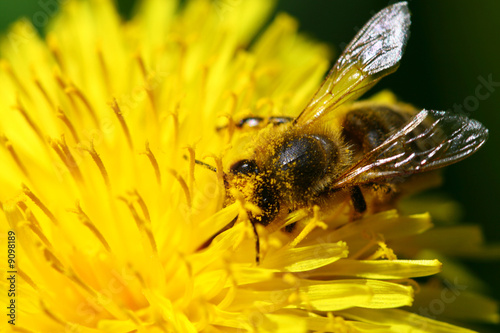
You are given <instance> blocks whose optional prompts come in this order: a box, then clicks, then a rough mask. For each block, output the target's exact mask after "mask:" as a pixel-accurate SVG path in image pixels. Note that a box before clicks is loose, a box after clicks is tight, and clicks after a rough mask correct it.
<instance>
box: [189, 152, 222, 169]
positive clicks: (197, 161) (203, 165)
mask: <svg viewBox="0 0 500 333" xmlns="http://www.w3.org/2000/svg"><path fill="white" fill-rule="evenodd" d="M183 157H184V159H185V160H187V159H188V157H187V156H186V155H184V156H183ZM194 163H195V164H198V165H201V166H202V167H204V168H207V169H208V170H210V171H213V172H217V168H216V167H214V166H211V165H210V164H208V163H205V162H202V161H199V160H197V159H195V160H194Z"/></svg>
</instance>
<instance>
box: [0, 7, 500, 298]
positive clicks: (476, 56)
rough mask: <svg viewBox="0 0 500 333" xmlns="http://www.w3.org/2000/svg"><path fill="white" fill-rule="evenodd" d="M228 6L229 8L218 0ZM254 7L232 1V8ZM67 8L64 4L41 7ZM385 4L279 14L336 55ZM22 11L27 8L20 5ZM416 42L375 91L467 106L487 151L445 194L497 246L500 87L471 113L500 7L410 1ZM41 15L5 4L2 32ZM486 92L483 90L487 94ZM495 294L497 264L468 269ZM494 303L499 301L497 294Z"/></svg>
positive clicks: (456, 175)
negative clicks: (481, 127)
mask: <svg viewBox="0 0 500 333" xmlns="http://www.w3.org/2000/svg"><path fill="white" fill-rule="evenodd" d="M214 1H216V2H217V1H220V2H224V1H228V0H214ZM238 1H251V0H232V1H230V2H232V3H237V2H238ZM42 2H44V3H58V2H60V3H62V2H64V1H62V0H60V1H57V0H42ZM393 2H394V1H388V0H350V1H345V0H343V1H340V0H328V1H327V0H313V1H304V0H302V1H301V0H282V1H279V2H278V8H277V11H285V12H288V13H289V14H291V15H292V16H294V17H296V18H297V19H298V20H299V22H300V30H301V31H302V32H304V33H307V34H309V35H310V36H311V37H312V38H315V39H317V40H320V41H325V42H328V43H330V45H331V46H332V48H333V49H334V50H335V54H336V55H338V54H339V53H340V51H341V49H342V47H344V46H345V44H346V43H348V42H349V41H350V40H351V38H352V37H353V36H354V35H355V33H356V31H357V29H359V28H360V27H362V26H363V24H364V23H365V22H366V21H367V20H368V19H369V18H370V17H371V16H372V15H373V14H375V12H377V11H378V10H380V9H382V8H383V7H385V6H387V5H389V4H391V3H393ZM133 3H134V1H133V0H119V1H118V5H119V8H120V11H121V12H122V14H123V15H124V16H125V17H128V16H129V15H130V9H131V8H132V6H133ZM21 4H22V5H21ZM409 6H410V9H411V11H412V27H411V38H410V41H409V44H408V46H407V49H406V53H405V56H404V58H403V61H402V64H401V66H400V68H399V70H398V71H397V72H396V73H395V74H393V75H391V76H389V77H387V78H385V79H384V80H382V81H381V82H380V83H379V84H378V86H377V87H376V89H374V91H378V90H380V89H383V88H389V89H391V90H392V91H393V92H394V93H396V95H397V96H398V97H399V98H401V99H402V100H404V101H407V102H410V103H412V104H414V105H416V106H418V107H422V108H424V107H425V108H432V109H439V110H448V109H453V107H454V105H455V104H457V105H462V106H465V105H467V103H471V104H469V110H467V109H466V108H464V111H465V112H468V113H469V114H470V117H472V118H475V119H477V120H479V121H481V122H482V123H483V124H485V125H486V127H488V128H489V129H490V138H489V140H488V142H487V143H486V145H485V146H484V147H483V148H482V149H480V150H479V152H477V153H476V154H475V155H474V156H472V157H470V158H468V159H466V160H465V161H462V162H460V163H458V164H455V165H453V166H450V167H448V168H447V169H446V171H445V185H444V187H443V188H442V189H441V191H444V192H445V193H447V195H449V196H450V197H452V198H453V199H455V200H457V201H459V202H460V203H461V204H462V205H463V207H464V212H465V214H464V218H463V220H464V222H477V223H480V224H481V225H482V226H483V228H484V233H485V238H486V240H487V241H489V242H500V224H499V220H500V219H499V217H498V216H499V211H500V202H499V200H498V199H499V198H500V195H499V194H498V191H499V190H500V158H499V156H498V153H499V148H498V147H499V143H500V135H499V133H500V86H499V87H494V89H495V91H493V92H491V94H490V96H489V97H488V98H486V99H484V100H480V101H479V103H478V104H477V105H473V104H472V102H473V101H474V100H476V101H478V99H476V98H475V97H474V96H475V94H476V87H477V86H478V85H479V84H480V81H479V80H478V77H480V76H481V77H483V78H484V79H487V78H488V76H490V75H491V77H492V80H493V81H495V82H499V85H500V63H499V61H500V56H499V54H500V1H495V0H476V1H460V2H458V1H453V0H441V1H431V0H418V1H417V0H413V1H409ZM40 10H41V6H40V4H39V2H38V1H29V2H28V1H19V2H14V1H8V2H7V1H2V2H1V4H0V31H5V29H6V28H7V27H8V25H9V24H10V23H12V22H13V21H15V20H16V19H17V18H19V17H21V16H23V15H24V16H26V17H28V19H30V20H33V18H34V16H33V15H34V14H35V13H37V12H39V11H40ZM484 92H485V90H484V89H483V90H481V93H484ZM466 264H467V265H469V266H470V267H471V268H472V269H473V271H475V272H476V273H477V274H478V275H479V276H480V277H481V278H482V279H483V280H484V281H485V282H487V283H488V284H489V285H490V286H495V285H496V283H497V281H498V280H497V274H498V273H499V272H500V263H499V262H498V261H497V262H482V263H478V262H474V261H469V262H466ZM492 295H493V296H494V297H495V298H496V299H500V288H498V287H496V288H495V287H493V290H492Z"/></svg>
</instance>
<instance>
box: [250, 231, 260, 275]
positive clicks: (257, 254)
mask: <svg viewBox="0 0 500 333" xmlns="http://www.w3.org/2000/svg"><path fill="white" fill-rule="evenodd" d="M252 228H253V233H254V234H255V262H256V263H257V266H259V264H260V239H259V234H258V233H257V227H256V226H255V222H252Z"/></svg>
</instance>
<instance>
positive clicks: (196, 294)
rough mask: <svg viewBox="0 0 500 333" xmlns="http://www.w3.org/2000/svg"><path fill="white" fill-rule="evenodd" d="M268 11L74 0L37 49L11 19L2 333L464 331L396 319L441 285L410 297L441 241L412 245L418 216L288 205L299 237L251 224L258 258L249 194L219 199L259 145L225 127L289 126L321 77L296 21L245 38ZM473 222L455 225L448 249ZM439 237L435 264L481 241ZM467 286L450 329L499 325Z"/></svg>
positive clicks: (314, 49) (1, 70)
mask: <svg viewBox="0 0 500 333" xmlns="http://www.w3.org/2000/svg"><path fill="white" fill-rule="evenodd" d="M270 9H271V2H269V1H267V0H253V1H237V2H231V1H215V2H209V1H208V0H192V1H188V3H187V4H186V5H185V6H183V7H182V8H179V4H178V3H177V2H176V1H162V0H143V1H142V2H141V5H140V7H139V8H138V11H137V13H136V15H135V16H134V17H133V19H132V20H130V21H127V22H123V21H122V20H121V18H120V17H119V15H118V14H117V12H116V9H115V8H114V5H113V2H112V1H110V0H89V1H77V0H69V1H65V3H64V6H63V7H62V9H61V13H60V14H58V15H57V16H56V17H55V18H54V19H53V20H52V22H51V24H50V26H49V29H48V30H47V35H46V38H45V40H42V39H41V38H39V37H37V36H36V33H35V31H34V28H33V27H32V26H31V25H30V23H29V22H28V21H23V20H21V21H19V22H18V23H16V24H15V25H14V26H13V27H12V29H11V30H10V31H9V32H8V33H7V34H6V36H5V37H4V38H3V40H2V45H1V48H0V57H1V60H0V66H1V67H0V86H1V89H0V143H1V144H0V165H1V167H2V172H1V174H0V188H1V190H0V203H1V205H0V208H1V210H2V211H3V213H2V214H0V235H1V239H2V253H6V255H5V257H2V258H3V259H2V264H1V265H0V272H1V273H2V279H1V282H0V287H1V290H2V292H1V296H0V299H1V300H2V304H7V305H8V307H10V308H8V309H7V311H6V310H5V309H6V308H5V307H4V312H7V319H6V316H5V315H4V317H3V319H2V323H1V325H5V326H4V327H5V328H6V330H8V331H12V332H82V333H87V332H88V333H90V332H197V331H200V332H247V331H248V332H253V331H258V332H307V331H318V332H410V331H411V332H427V331H429V332H458V331H459V330H461V329H460V328H458V327H456V326H452V325H449V324H446V323H443V322H439V321H436V320H434V319H432V318H431V317H432V316H431V315H432V313H431V314H430V315H427V314H426V313H420V314H418V313H419V312H418V308H417V309H416V312H417V313H412V312H411V311H409V309H400V308H401V307H406V306H410V305H412V303H413V302H414V296H415V292H416V291H417V292H420V293H421V294H422V295H423V296H424V298H423V299H424V301H423V303H420V304H424V305H425V304H429V305H428V306H432V305H431V303H429V302H432V300H433V299H436V295H439V293H441V291H442V290H445V289H443V285H442V284H439V281H437V280H435V281H434V284H427V285H423V286H422V287H419V286H418V284H417V283H416V282H415V281H414V280H411V279H412V278H416V277H422V276H429V275H433V274H436V273H438V272H439V271H440V269H441V263H440V262H439V261H438V260H424V259H419V258H423V255H422V252H421V249H422V248H427V247H429V245H430V244H431V245H432V244H433V243H432V242H430V241H432V240H435V238H438V237H439V233H434V234H433V233H432V232H430V233H428V234H429V235H430V236H429V237H427V238H425V237H420V236H419V235H420V234H422V233H423V232H424V231H426V230H428V229H429V228H431V222H430V217H429V215H428V214H419V215H408V216H403V215H400V214H399V213H398V212H397V211H396V210H382V211H380V212H377V213H373V214H367V215H365V216H364V217H363V218H360V219H357V220H355V221H354V222H349V223H347V222H348V221H349V220H352V216H349V214H348V213H346V212H347V211H348V209H347V208H348V207H346V206H345V205H344V206H339V207H340V208H339V209H338V210H336V211H334V212H330V214H329V215H328V216H327V217H328V218H325V216H323V215H321V212H320V211H319V210H318V209H317V208H314V209H312V210H311V211H309V212H305V211H304V210H297V211H295V212H292V213H291V214H289V215H288V216H287V217H286V221H285V222H284V223H285V224H288V225H290V224H291V223H293V222H296V221H300V220H304V217H305V216H306V215H307V214H308V213H309V215H308V216H309V218H307V219H305V220H306V221H307V223H304V224H303V225H302V226H301V228H296V230H295V231H294V232H291V233H287V232H282V231H280V230H274V229H277V228H274V229H273V228H272V227H269V228H264V227H262V226H260V225H257V228H256V229H257V230H256V231H257V232H258V234H259V240H260V251H261V255H262V258H263V259H262V261H261V263H260V265H257V264H256V261H255V256H256V253H255V235H254V232H253V230H252V224H251V223H250V221H249V214H255V215H258V214H259V207H255V205H252V204H251V203H250V202H248V200H246V198H247V195H245V193H244V190H243V193H242V192H241V191H232V192H231V193H228V194H227V195H226V184H225V176H224V173H223V171H224V170H227V164H228V163H230V162H231V161H233V160H234V159H235V158H236V157H237V156H238V155H239V153H242V152H243V151H244V149H243V148H241V147H244V146H245V144H247V143H248V142H249V141H251V140H252V135H253V134H250V135H249V134H248V132H240V131H235V130H234V119H237V118H241V117H244V116H248V115H276V116H279V115H283V114H289V115H290V114H293V115H296V114H297V110H302V109H303V108H304V106H305V105H306V103H307V102H308V100H309V99H310V97H311V96H312V95H313V94H314V91H315V90H316V89H317V88H318V86H319V84H320V82H321V79H322V77H323V75H324V73H325V71H326V70H327V68H328V66H329V61H328V59H329V52H328V50H327V48H326V47H325V46H323V45H321V44H319V43H317V42H314V41H311V40H309V39H307V38H305V37H304V36H301V35H300V34H297V23H296V22H295V21H294V20H293V19H292V18H290V17H289V16H286V15H279V16H277V17H276V19H275V20H274V21H273V22H272V24H271V25H270V26H269V27H268V28H267V29H266V30H265V31H264V32H263V33H262V34H261V35H259V37H257V38H256V37H255V36H256V34H257V31H258V29H259V28H260V27H261V26H262V24H263V23H264V20H265V18H266V15H267V14H268V13H269V11H270ZM254 38H256V39H255V40H253V39H254ZM249 45H251V46H249ZM377 98H378V99H380V100H384V101H385V102H395V101H394V98H393V97H392V96H390V94H382V95H379V96H378V97H377ZM216 128H219V131H216ZM199 161H204V163H206V164H207V165H205V167H203V166H197V165H196V163H200V162H199ZM211 165H213V166H214V167H215V168H214V167H210V166H211ZM214 170H215V172H213V171H214ZM242 188H245V186H242ZM249 191H250V192H251V189H250V190H249ZM247 194H248V193H247ZM229 197H230V198H231V200H228V198H229ZM375 199H376V198H375ZM389 208H390V207H389ZM237 216H238V220H237V221H236V223H234V226H232V227H231V228H226V227H227V226H229V225H231V222H232V221H234V220H235V219H236V217H237ZM282 226H284V224H283V225H282ZM221 230H224V231H223V232H220V231H221ZM471 230H475V229H464V228H463V229H458V230H456V231H448V232H449V234H450V235H451V236H450V237H453V238H454V239H455V240H458V241H457V242H460V241H461V240H462V241H463V240H468V239H470V237H471V236H470V235H471ZM474 232H475V231H474ZM214 235H216V236H215V237H214ZM438 239H439V238H438ZM437 243H438V244H437V249H438V250H444V253H447V252H446V250H449V252H448V253H452V252H453V251H471V249H475V250H476V252H478V253H479V252H480V250H479V249H478V244H479V242H472V243H469V244H466V246H453V244H452V245H450V244H449V243H446V242H441V241H438V242H437ZM4 244H5V245H4ZM447 244H448V246H447ZM456 244H457V243H455V245H456ZM6 249H9V252H7V251H6ZM432 254H433V255H434V254H435V253H432ZM2 255H3V254H2ZM397 256H402V257H406V258H415V260H400V259H398V258H397ZM419 256H420V257H419ZM7 263H8V265H7ZM5 276H6V277H7V278H10V279H6V278H4V277H5ZM12 288H13V289H12ZM10 289H12V290H13V291H12V293H13V294H12V295H11V293H7V292H5V291H7V290H10ZM450 290H451V289H450ZM450 290H448V292H449V291H450ZM462 294H464V295H468V296H464V297H465V299H466V300H464V301H467V302H473V303H469V304H475V305H474V306H471V307H473V308H474V309H473V310H472V311H468V310H464V307H463V306H462V307H460V305H459V306H458V307H457V306H456V304H463V303H460V302H459V301H458V300H457V301H456V302H455V301H454V302H453V304H454V306H455V308H454V307H453V306H452V305H450V306H449V307H448V312H447V314H448V318H450V319H455V318H462V319H463V318H465V319H472V320H479V319H480V320H485V321H490V322H495V321H498V316H497V314H496V311H497V309H496V305H495V304H494V303H493V302H491V301H489V300H488V299H485V298H483V297H480V296H478V295H476V294H471V293H469V294H467V293H466V292H462ZM453 295H455V296H456V294H449V293H448V294H446V297H447V298H446V300H449V299H450V298H451V297H452V296H453ZM438 297H439V296H438ZM443 302H445V301H443ZM11 304H14V305H13V307H14V310H13V311H11V309H12V305H11ZM443 304H444V303H443ZM446 304H448V303H446ZM450 309H451V310H450ZM431 312H432V309H431ZM464 313H466V314H464ZM14 324H15V325H14ZM463 331H467V330H465V329H463Z"/></svg>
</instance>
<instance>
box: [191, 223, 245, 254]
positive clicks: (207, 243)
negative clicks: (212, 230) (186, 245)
mask: <svg viewBox="0 0 500 333" xmlns="http://www.w3.org/2000/svg"><path fill="white" fill-rule="evenodd" d="M237 219H238V216H236V217H235V218H234V219H233V220H232V221H231V222H229V223H228V224H227V225H226V226H225V227H224V228H222V229H221V230H219V231H217V233H216V234H214V235H213V236H212V237H210V238H209V239H208V240H207V241H206V242H205V243H203V244H202V245H201V246H200V247H199V248H198V249H197V250H196V251H200V250H203V249H204V248H206V247H208V246H209V245H210V244H212V241H213V240H214V238H215V237H216V236H218V235H220V234H221V233H222V232H224V231H226V230H228V229H230V228H232V227H233V226H234V224H235V223H236V220H237Z"/></svg>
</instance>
